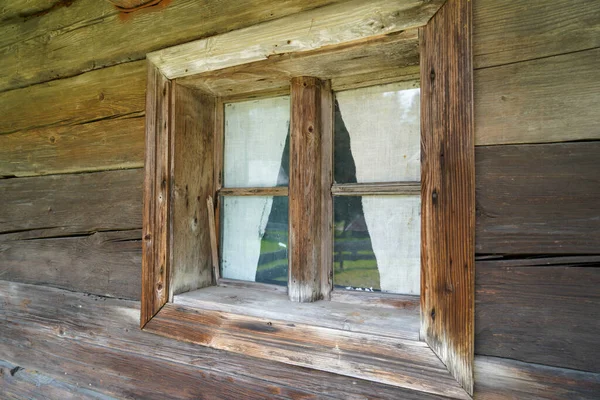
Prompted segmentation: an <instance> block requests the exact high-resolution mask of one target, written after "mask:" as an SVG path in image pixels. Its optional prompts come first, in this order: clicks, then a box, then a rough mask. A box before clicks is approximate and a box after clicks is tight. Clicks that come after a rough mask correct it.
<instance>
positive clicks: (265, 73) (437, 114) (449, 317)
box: [141, 0, 474, 398]
mask: <svg viewBox="0 0 600 400" xmlns="http://www.w3.org/2000/svg"><path fill="white" fill-rule="evenodd" d="M364 3H365V2H352V1H351V2H347V3H341V4H334V5H331V6H327V7H323V8H320V9H318V10H313V11H309V12H305V13H302V14H298V15H295V16H292V17H288V18H284V19H282V20H278V21H272V22H269V23H265V24H262V25H259V26H256V27H250V28H246V29H244V30H239V31H233V32H229V33H226V34H223V35H220V36H216V37H213V38H209V39H205V40H201V41H198V42H192V43H188V44H185V45H181V46H176V47H174V48H171V49H165V50H162V51H159V52H157V53H153V54H150V55H149V56H148V59H149V75H148V98H147V113H146V120H147V135H146V140H147V142H146V150H147V151H146V183H145V192H144V193H145V194H144V199H145V202H144V253H143V282H142V307H141V325H142V327H143V329H145V330H148V331H151V332H156V333H159V334H162V335H166V336H170V337H174V338H178V339H183V340H187V341H192V342H195V343H199V344H203V345H207V346H211V347H215V348H219V349H224V350H228V351H235V352H241V353H244V354H248V355H251V356H256V357H262V358H267V359H271V360H273V361H279V362H285V363H291V364H296V365H301V366H304V367H309V368H316V369H321V370H325V371H330V372H335V373H340V374H345V375H349V376H353V377H357V378H361V379H369V380H373V381H377V382H382V383H386V384H391V385H396V386H402V387H407V388H411V389H413V390H418V391H423V392H427V393H433V394H439V395H444V396H448V397H455V398H468V394H469V393H472V384H473V382H472V361H473V265H474V260H473V257H474V251H473V246H474V243H473V232H474V163H473V160H474V156H473V153H474V147H473V131H472V111H471V107H472V76H471V75H472V68H471V64H470V29H471V28H470V3H469V2H467V1H462V0H449V1H448V2H447V3H445V4H443V3H444V2H443V1H434V2H428V3H427V4H425V5H424V4H421V3H414V4H413V3H410V2H407V3H406V4H405V3H403V4H400V5H398V4H397V2H394V1H389V0H381V1H378V2H376V3H369V4H364ZM409 3H410V4H409ZM442 4H443V5H442ZM440 7H441V8H440ZM433 14H435V16H433V17H432V15H433ZM415 15H418V17H415ZM416 27H419V30H420V40H419V35H418V32H417V29H416ZM419 42H420V44H419ZM419 49H420V51H419ZM266 55H268V56H267V57H266ZM419 59H420V62H419ZM419 76H420V85H421V89H420V91H419V90H418V88H416V87H410V83H411V82H414V81H415V79H417V80H418V78H419ZM407 85H409V86H408V87H407ZM419 113H420V116H419ZM398 116H402V117H401V118H400V117H398ZM398 121H403V122H402V123H401V124H400V126H401V128H398V125H399V124H398ZM419 121H420V123H419ZM419 125H420V130H421V134H420V135H419V134H418V133H417V134H415V132H418V131H419V128H418V127H419ZM288 132H289V134H288ZM288 158H289V163H288V160H287V159H288ZM286 165H289V169H288V170H287V171H286V170H285V166H286ZM420 181H421V183H420ZM211 198H213V199H216V200H217V204H218V206H217V207H216V208H215V207H214V206H213V205H211V203H212V202H211V200H210V199H211ZM207 199H208V209H207ZM419 210H420V211H419ZM419 212H420V213H421V217H420V218H419ZM214 217H216V218H214ZM214 221H217V222H216V223H215V222H214ZM419 221H420V223H419ZM419 231H420V233H419ZM217 238H219V239H218V240H217ZM217 241H219V242H220V246H219V247H220V251H221V257H220V260H221V265H220V268H221V274H222V276H223V278H224V279H218V278H219V276H218V275H219V273H217V272H216V271H218V270H219V265H217V264H218V261H216V260H215V257H213V255H214V253H215V250H216V247H217ZM399 266H401V268H399ZM241 281H250V283H243V282H241ZM265 282H266V283H265ZM286 284H287V287H286ZM334 286H335V287H334ZM347 288H349V289H347ZM332 289H333V290H332ZM336 289H337V290H336ZM355 289H362V290H355ZM365 289H368V290H365ZM378 291H383V292H390V294H380V293H377V292H378ZM417 294H420V298H419V297H416V295H417ZM288 296H289V299H288ZM290 299H291V300H292V301H290ZM320 299H324V300H323V301H319V300H320ZM419 339H420V340H419ZM438 356H439V357H440V358H438ZM440 359H441V360H442V361H443V363H442V362H440ZM444 364H445V365H444Z"/></svg>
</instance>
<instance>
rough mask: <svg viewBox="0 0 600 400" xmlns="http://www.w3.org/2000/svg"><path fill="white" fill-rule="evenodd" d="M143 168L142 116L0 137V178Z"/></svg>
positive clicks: (34, 130)
mask: <svg viewBox="0 0 600 400" xmlns="http://www.w3.org/2000/svg"><path fill="white" fill-rule="evenodd" d="M143 166H144V117H143V116H133V117H125V118H117V119H109V120H102V121H98V122H93V123H89V124H83V125H71V126H58V127H46V128H39V129H31V130H27V131H20V132H15V133H11V134H6V135H0V177H1V176H19V177H21V176H36V175H49V174H64V173H71V172H82V171H85V172H93V171H101V170H112V169H127V168H142V167H143Z"/></svg>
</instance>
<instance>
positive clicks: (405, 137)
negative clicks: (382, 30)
mask: <svg viewBox="0 0 600 400" xmlns="http://www.w3.org/2000/svg"><path fill="white" fill-rule="evenodd" d="M419 93H420V91H419V89H418V88H411V89H406V83H392V84H388V85H382V86H372V87H367V88H361V89H354V90H347V91H343V92H338V93H336V108H335V113H336V115H335V138H334V140H335V156H334V164H335V165H334V169H335V181H336V183H373V182H394V181H419V180H420V174H421V172H420V171H421V164H420V163H421V161H420V155H421V147H420V146H421V143H420V113H419V110H420V102H419ZM342 118H343V120H342ZM352 158H353V161H351V160H350V159H352ZM350 164H351V165H350Z"/></svg>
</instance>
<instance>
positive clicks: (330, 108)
mask: <svg viewBox="0 0 600 400" xmlns="http://www.w3.org/2000/svg"><path fill="white" fill-rule="evenodd" d="M319 107H320V108H321V138H320V139H321V140H320V143H321V199H320V202H321V211H320V212H321V228H320V229H321V249H320V252H321V254H320V257H321V289H320V292H321V297H322V298H323V299H324V300H330V299H331V292H332V290H333V196H332V194H331V186H332V185H333V136H334V121H335V115H334V112H335V110H334V94H333V91H332V88H331V81H327V83H326V85H325V87H324V88H323V90H322V92H321V104H320V106H319Z"/></svg>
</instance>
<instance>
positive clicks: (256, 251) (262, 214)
mask: <svg viewBox="0 0 600 400" xmlns="http://www.w3.org/2000/svg"><path fill="white" fill-rule="evenodd" d="M222 210H223V211H222V214H221V215H222V220H221V226H222V229H221V249H222V255H221V276H222V277H223V278H228V279H238V280H244V281H251V282H254V281H256V282H263V283H272V284H278V285H287V279H288V260H287V247H288V199H287V197H282V196H281V197H279V196H278V197H272V196H225V197H222Z"/></svg>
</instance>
